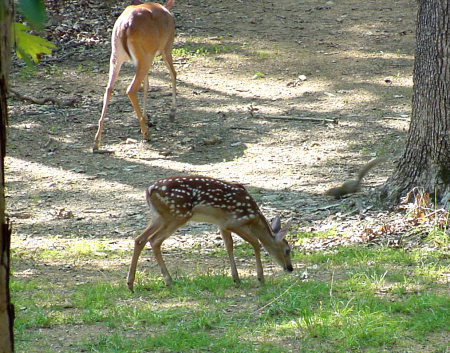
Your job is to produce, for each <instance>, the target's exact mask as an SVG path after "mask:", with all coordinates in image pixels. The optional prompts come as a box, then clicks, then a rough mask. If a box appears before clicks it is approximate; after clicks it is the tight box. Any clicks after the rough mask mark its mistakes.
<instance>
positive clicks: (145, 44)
mask: <svg viewBox="0 0 450 353" xmlns="http://www.w3.org/2000/svg"><path fill="white" fill-rule="evenodd" d="M173 4H174V0H168V1H167V3H166V6H162V5H160V4H156V3H149V4H140V5H131V6H128V7H127V8H126V9H125V11H124V12H123V13H122V14H121V15H120V16H119V18H118V19H117V21H116V23H115V24H114V28H113V32H112V37H111V59H110V66H109V81H108V85H107V87H106V91H105V96H104V98H103V109H102V115H101V117H100V120H99V122H98V130H97V134H96V135H95V141H94V148H93V150H94V152H95V151H97V150H98V149H99V148H100V140H101V137H102V130H103V124H104V121H105V117H106V110H107V107H108V102H109V100H110V98H111V93H112V91H113V88H114V83H115V81H116V79H117V76H118V74H119V71H120V68H121V67H122V64H123V63H124V62H125V61H127V60H131V61H132V62H133V63H134V65H135V66H136V74H135V76H134V78H133V81H132V82H131V84H130V86H129V87H128V89H127V94H128V97H129V98H130V101H131V104H132V105H133V108H134V111H135V112H136V116H137V119H138V121H139V125H140V127H141V132H142V135H144V138H145V139H149V138H150V135H149V132H148V129H147V119H146V117H145V116H146V113H145V105H146V101H147V92H148V77H147V76H148V72H149V71H150V67H151V65H152V63H153V59H154V57H155V56H156V55H157V54H161V56H162V58H163V60H164V62H165V63H166V66H167V67H168V69H169V71H170V76H171V78H172V108H171V109H170V112H169V117H170V120H171V121H173V120H174V118H175V111H176V104H177V102H176V77H177V75H176V72H175V68H174V67H173V60H172V45H173V41H174V35H175V24H174V21H173V17H172V14H171V13H170V12H169V9H170V8H171V7H172V6H173ZM142 82H143V83H144V96H143V107H142V110H143V112H141V109H140V108H139V103H138V90H139V88H140V86H141V83H142Z"/></svg>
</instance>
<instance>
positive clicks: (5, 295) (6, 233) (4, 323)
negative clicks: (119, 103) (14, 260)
mask: <svg viewBox="0 0 450 353" xmlns="http://www.w3.org/2000/svg"><path fill="white" fill-rule="evenodd" d="M13 10H14V1H13V0H0V352H2V353H3V352H5V353H9V352H13V351H14V336H13V324H14V307H13V305H12V304H11V296H10V291H9V273H10V248H11V246H10V244H11V228H10V226H9V223H8V221H7V220H6V218H5V208H6V207H5V174H4V172H5V163H4V162H5V156H6V128H7V124H8V109H7V102H6V97H7V93H8V91H7V87H8V72H9V64H10V54H11V43H10V39H11V21H12V17H13Z"/></svg>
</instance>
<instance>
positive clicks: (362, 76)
mask: <svg viewBox="0 0 450 353" xmlns="http://www.w3.org/2000/svg"><path fill="white" fill-rule="evenodd" d="M46 3H47V5H48V12H49V21H48V22H49V24H48V26H47V28H46V31H45V36H46V37H47V38H48V39H49V40H50V41H52V42H53V43H55V44H56V45H57V49H56V50H55V52H54V54H53V56H51V57H45V58H43V60H42V63H40V64H39V65H37V67H36V69H37V72H36V73H29V72H27V71H26V70H25V68H24V66H23V65H22V64H21V63H20V62H19V61H14V62H13V72H12V77H11V82H10V83H11V86H12V87H13V88H14V89H16V90H17V91H19V92H21V93H22V94H24V95H29V96H34V97H37V98H43V97H55V98H58V99H61V100H64V99H67V98H68V97H74V98H75V103H74V104H73V105H70V106H59V105H53V104H47V105H37V104H33V103H30V102H26V101H25V102H24V101H21V100H18V99H17V98H15V97H11V98H10V99H9V111H10V127H9V137H8V157H7V164H6V167H7V170H6V172H7V201H8V213H9V215H10V217H11V219H12V221H13V231H14V241H13V248H14V249H16V251H18V252H19V253H20V249H27V251H29V250H30V249H38V248H39V247H42V246H44V247H53V248H54V249H58V248H59V247H66V246H70V242H71V239H73V238H74V237H78V238H80V237H81V238H86V239H91V238H101V239H107V240H108V241H109V244H110V246H111V247H116V248H117V249H120V250H123V251H125V252H126V253H127V254H129V256H127V257H124V258H123V259H122V260H117V259H111V260H109V259H108V258H101V257H100V258H99V259H98V261H97V260H93V261H92V262H90V263H77V264H67V263H64V262H63V261H58V260H55V259H47V260H42V261H39V262H37V261H35V260H33V259H32V258H28V259H27V258H23V259H21V261H19V262H15V261H14V259H13V261H14V271H15V275H17V276H38V275H39V276H41V278H43V279H44V280H46V281H50V282H58V283H61V284H62V285H63V284H64V281H73V280H74V278H75V280H77V281H80V282H83V281H89V280H93V279H96V278H104V277H105V274H106V275H107V276H116V277H121V278H124V281H125V276H126V265H127V264H128V261H129V258H130V257H131V250H132V245H133V238H134V237H135V236H136V235H137V234H139V232H140V231H142V230H143V229H144V228H145V226H146V224H147V222H148V215H149V212H148V208H147V205H146V203H145V200H144V196H143V193H144V190H145V188H146V187H148V186H149V185H150V184H151V183H152V182H153V181H155V180H157V179H159V178H163V177H168V176H173V175H184V174H201V175H206V176H211V177H215V178H220V179H224V180H226V181H230V182H237V183H242V184H244V185H245V186H246V187H247V188H248V190H249V191H250V193H251V194H252V195H253V196H254V197H255V199H256V200H257V202H258V204H259V205H260V207H261V209H262V211H263V213H264V214H265V215H266V216H267V218H269V219H270V218H272V217H273V216H274V215H276V214H280V215H281V216H282V219H283V220H284V221H285V220H287V219H288V218H293V219H294V224H295V226H294V231H293V232H291V233H292V235H293V234H295V233H296V232H297V233H299V232H330V234H334V236H331V237H329V238H321V242H320V243H317V242H311V243H308V244H302V245H301V246H300V245H299V243H298V242H297V241H296V239H295V238H291V243H292V244H293V246H294V248H297V250H305V249H303V248H302V247H306V248H307V247H312V248H320V247H322V246H326V245H327V243H330V244H333V245H335V244H340V243H345V242H349V241H375V242H376V241H377V237H378V235H379V234H381V233H379V232H378V230H379V229H380V227H383V225H384V226H385V225H386V224H391V223H392V222H394V220H398V219H401V218H402V217H403V216H401V215H399V214H397V213H389V212H387V211H383V210H381V208H378V207H377V206H376V204H375V205H373V204H372V203H371V202H369V201H372V200H369V199H368V196H369V195H370V191H371V189H373V188H374V187H376V186H379V185H381V184H382V183H383V182H384V181H385V180H386V179H387V178H388V176H389V175H390V172H391V171H392V169H393V166H394V163H395V160H396V159H397V158H398V157H399V156H400V153H401V151H402V146H403V143H404V139H405V136H406V131H407V129H408V124H409V117H410V109H411V95H412V66H413V54H414V31H415V14H416V5H415V1H412V0H399V1H387V0H369V1H351V0H339V1H316V0H302V1H299V0H278V1H270V0H262V1H261V0H259V1H256V0H244V1H240V0H233V1H225V0H223V1H222V0H217V1H199V0H191V1H181V0H180V1H176V3H175V6H174V7H173V9H172V10H173V13H174V15H175V18H176V27H177V28H176V33H177V34H176V39H175V46H174V48H175V49H174V59H175V62H176V70H177V74H178V85H177V92H178V110H177V116H176V120H175V122H174V123H170V122H169V119H168V116H167V115H168V111H169V108H170V104H171V95H170V92H171V90H170V87H169V84H170V79H169V75H168V71H167V69H166V68H165V66H164V64H163V63H162V61H157V62H156V63H155V64H154V66H153V69H152V70H151V73H150V86H151V88H152V89H151V92H150V93H149V95H150V99H149V100H148V102H147V110H148V116H149V122H151V127H150V133H151V139H150V141H148V142H147V141H144V140H143V139H142V136H141V134H140V130H139V126H138V123H137V120H136V118H135V114H134V111H133V109H132V106H131V104H130V102H129V100H128V97H127V96H126V94H125V90H126V88H127V86H128V84H129V83H130V82H131V79H132V76H133V67H132V66H131V65H127V66H125V67H124V68H123V69H122V72H121V74H120V75H119V79H118V81H117V84H116V89H115V93H114V95H113V97H112V99H111V103H110V105H109V111H108V120H107V121H106V124H105V131H104V134H103V140H102V147H103V148H104V149H108V150H112V151H114V153H113V154H93V153H92V145H93V139H94V134H95V131H96V126H97V121H98V119H99V117H100V112H101V106H102V99H103V94H104V89H105V86H106V82H107V78H108V77H107V76H108V66H109V55H110V34H111V29H112V26H113V24H114V21H115V19H116V18H117V16H118V15H119V14H120V13H121V11H122V9H123V8H124V7H125V5H127V4H126V3H125V2H120V1H116V0H111V1H108V2H104V3H102V2H97V1H89V0H84V1H81V2H80V1H64V2H58V1H46ZM267 115H277V116H285V117H302V118H316V119H319V121H304V120H287V119H286V120H275V119H270V118H266V117H264V116H267ZM332 120H335V121H336V122H335V123H334V122H332ZM375 156H386V157H388V162H386V163H384V164H382V165H380V166H378V167H377V168H376V169H375V170H374V171H372V173H370V174H369V175H368V176H367V178H366V179H365V180H364V188H363V190H362V191H361V192H359V193H357V194H355V195H352V196H350V197H348V198H346V199H344V200H338V201H336V200H334V199H332V198H330V197H328V196H325V195H324V192H325V191H326V190H327V189H328V188H330V187H333V186H337V185H338V184H340V183H341V182H343V181H345V180H348V179H351V178H354V177H355V176H356V174H357V172H358V170H359V169H360V167H361V166H362V165H363V164H364V163H366V162H368V161H369V160H371V159H372V158H374V157H375ZM395 222H397V221H395ZM383 229H386V228H383ZM391 229H392V231H391V232H390V234H394V235H395V234H399V233H398V232H402V231H404V228H402V227H400V228H399V229H397V230H396V228H395V227H394V226H392V227H391ZM369 230H370V231H369ZM211 234H212V236H211ZM368 234H369V235H370V237H368ZM380 237H381V235H380ZM324 239H325V240H324ZM380 239H381V238H380ZM383 239H385V238H383ZM379 241H380V242H381V241H384V240H379ZM165 244H166V246H165V248H164V251H165V255H164V256H165V258H166V260H167V263H168V264H169V267H170V268H176V269H177V270H178V271H186V272H188V271H190V270H192V269H195V267H197V266H199V263H200V264H201V266H212V267H217V268H223V269H225V270H226V271H227V270H228V262H227V261H225V259H217V258H209V257H208V251H209V250H211V249H215V248H218V247H222V241H221V240H220V236H219V235H218V233H217V232H216V229H214V228H213V227H210V226H207V225H201V224H189V225H187V226H185V227H183V228H182V229H181V230H179V231H178V232H177V233H176V235H174V236H173V237H172V238H170V239H169V240H168V241H167V242H166V243H165ZM193 249H195V253H196V254H197V255H198V259H197V260H196V261H195V263H191V261H189V259H188V257H190V256H189V253H190V252H191V251H194V250H193ZM143 256H145V257H150V256H151V254H150V253H147V254H143ZM222 260H223V261H222ZM266 265H267V264H265V266H266ZM142 266H147V268H150V270H151V271H158V269H157V267H156V265H155V264H154V261H153V260H152V261H150V262H147V263H146V264H142ZM244 266H245V264H244ZM247 267H248V271H249V273H250V274H253V272H254V268H253V265H252V262H250V263H249V264H248V266H247ZM296 267H298V268H301V267H302V264H301V263H297V264H296Z"/></svg>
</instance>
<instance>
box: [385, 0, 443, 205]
mask: <svg viewBox="0 0 450 353" xmlns="http://www.w3.org/2000/svg"><path fill="white" fill-rule="evenodd" d="M418 5H419V6H418V16H417V32H416V53H415V61H414V72H413V76H414V87H413V99H412V114H411V124H410V128H409V133H408V138H407V142H406V146H405V150H404V153H403V156H402V157H401V159H400V160H399V162H398V165H397V168H396V170H395V172H394V173H393V175H392V176H391V177H390V178H389V180H388V181H387V183H386V184H385V185H384V186H383V187H382V190H381V191H382V197H383V198H384V199H385V200H386V201H387V203H388V204H391V205H392V204H396V203H398V201H399V199H400V197H402V196H405V195H406V194H407V193H408V192H409V191H411V190H412V189H413V188H415V187H418V188H419V189H420V190H421V191H424V192H428V193H429V194H431V195H432V196H433V197H435V198H436V201H438V202H442V203H445V204H448V201H449V198H450V116H449V113H450V57H449V55H450V2H449V1H448V0H418Z"/></svg>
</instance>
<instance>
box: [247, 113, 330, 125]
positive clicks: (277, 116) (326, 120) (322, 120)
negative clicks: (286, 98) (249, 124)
mask: <svg viewBox="0 0 450 353" xmlns="http://www.w3.org/2000/svg"><path fill="white" fill-rule="evenodd" d="M251 116H252V117H255V118H263V119H279V120H296V121H312V122H318V123H323V122H326V123H333V124H337V123H338V122H339V120H338V119H336V118H335V119H325V118H303V117H300V116H283V115H265V114H251Z"/></svg>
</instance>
